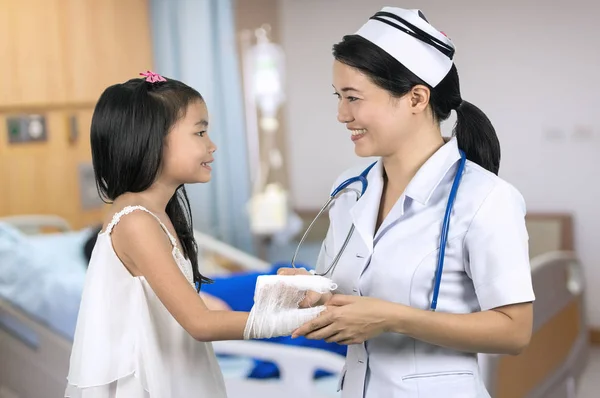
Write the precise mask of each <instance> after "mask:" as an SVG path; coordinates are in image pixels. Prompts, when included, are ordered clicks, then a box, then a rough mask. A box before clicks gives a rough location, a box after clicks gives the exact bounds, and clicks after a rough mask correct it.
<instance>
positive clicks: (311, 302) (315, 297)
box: [277, 268, 332, 308]
mask: <svg viewBox="0 0 600 398" xmlns="http://www.w3.org/2000/svg"><path fill="white" fill-rule="evenodd" d="M277 275H312V274H311V273H310V272H308V271H307V270H306V269H304V268H279V269H278V270H277ZM331 296H332V293H329V292H328V293H324V294H321V293H317V292H314V291H311V290H309V291H307V292H306V296H305V297H304V300H302V301H301V302H300V305H299V307H300V308H309V307H316V306H318V305H322V304H323V303H325V302H327V301H328V300H329V299H330V298H331Z"/></svg>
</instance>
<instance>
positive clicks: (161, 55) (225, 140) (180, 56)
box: [150, 0, 254, 253]
mask: <svg viewBox="0 0 600 398" xmlns="http://www.w3.org/2000/svg"><path fill="white" fill-rule="evenodd" d="M150 5H151V16H152V40H153V49H154V64H155V72H157V73H160V74H163V75H165V76H169V77H172V78H174V79H177V80H181V81H183V82H184V83H186V84H188V85H189V86H191V87H193V88H195V89H196V90H198V91H199V92H200V94H201V95H202V96H203V97H204V99H205V100H206V103H207V106H208V111H209V118H210V130H209V132H210V135H211V139H212V140H213V141H214V142H215V144H216V145H217V147H218V149H217V152H216V153H215V163H214V167H213V179H212V181H211V182H210V183H208V184H195V185H190V186H187V187H186V189H187V192H188V194H189V196H190V204H191V207H192V216H193V219H194V227H195V228H196V229H198V230H200V231H202V232H205V233H208V234H210V235H212V236H214V237H215V238H217V239H220V240H222V241H224V242H227V243H229V244H231V245H233V246H235V247H237V248H239V249H241V250H244V251H246V252H249V253H253V252H254V247H253V239H252V235H251V232H250V227H249V221H248V215H247V212H246V204H247V202H248V200H249V197H250V193H251V192H250V177H249V172H248V153H247V145H246V133H245V128H244V126H245V123H244V108H243V101H244V98H243V93H242V83H241V77H240V70H239V63H238V56H237V53H236V32H235V23H234V9H233V6H234V0H151V2H150Z"/></svg>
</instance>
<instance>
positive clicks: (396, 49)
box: [356, 7, 454, 87]
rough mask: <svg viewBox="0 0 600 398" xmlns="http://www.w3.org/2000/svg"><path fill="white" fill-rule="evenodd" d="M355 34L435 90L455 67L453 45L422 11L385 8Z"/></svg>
mask: <svg viewBox="0 0 600 398" xmlns="http://www.w3.org/2000/svg"><path fill="white" fill-rule="evenodd" d="M356 34H357V35H359V36H362V37H364V38H365V39H367V40H369V41H370V42H372V43H373V44H376V45H377V46H379V47H380V48H381V49H383V50H384V51H385V52H387V53H388V54H390V55H391V56H392V57H394V58H396V59H397V60H398V61H399V62H400V63H401V64H402V65H404V66H405V67H406V68H408V69H409V70H410V71H411V72H413V73H414V74H415V75H417V76H418V77H420V78H421V79H422V80H423V81H425V82H426V83H427V84H429V85H430V86H432V87H435V86H437V85H438V84H439V82H440V81H442V79H443V78H444V77H445V76H446V75H447V74H448V72H449V71H450V68H451V67H452V62H453V61H452V58H453V57H454V44H452V41H450V39H448V37H446V35H445V34H444V33H442V32H440V31H438V30H437V29H436V28H434V27H433V26H431V25H430V24H429V22H427V20H426V19H425V18H424V17H423V14H422V13H421V11H419V10H405V9H402V8H396V7H384V8H383V9H382V10H381V11H379V12H378V13H376V14H375V15H373V16H372V17H371V18H370V19H369V21H368V22H367V23H365V24H364V25H363V26H362V27H361V28H360V29H359V30H358V32H356Z"/></svg>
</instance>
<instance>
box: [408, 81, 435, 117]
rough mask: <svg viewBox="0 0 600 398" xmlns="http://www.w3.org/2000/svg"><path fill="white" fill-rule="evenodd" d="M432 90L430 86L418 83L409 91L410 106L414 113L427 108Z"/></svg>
mask: <svg viewBox="0 0 600 398" xmlns="http://www.w3.org/2000/svg"><path fill="white" fill-rule="evenodd" d="M430 95H431V92H430V91H429V88H427V87H425V86H423V85H421V84H418V85H416V86H414V87H413V88H412V89H411V90H410V91H409V92H408V96H409V99H410V108H411V112H412V113H413V114H417V113H421V112H423V111H424V110H426V109H427V106H428V105H429V97H430Z"/></svg>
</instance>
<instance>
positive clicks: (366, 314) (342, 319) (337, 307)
mask: <svg viewBox="0 0 600 398" xmlns="http://www.w3.org/2000/svg"><path fill="white" fill-rule="evenodd" d="M389 304H390V303H388V302H387V301H383V300H379V299H376V298H372V297H358V296H346V295H342V294H334V295H333V297H332V298H331V299H330V300H329V301H328V302H327V303H325V305H326V306H327V310H325V311H323V312H322V313H321V314H320V315H319V316H318V317H316V318H315V319H313V320H312V321H310V322H307V323H305V324H304V325H302V326H300V327H299V328H298V329H296V330H295V331H294V333H293V334H292V338H295V337H298V336H305V337H306V338H307V339H311V340H325V341H326V342H328V343H339V344H360V343H363V342H364V341H366V340H369V339H371V338H373V337H375V336H377V335H379V334H381V333H383V332H385V331H386V330H385V329H386V316H385V311H386V309H387V307H388V306H389Z"/></svg>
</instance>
